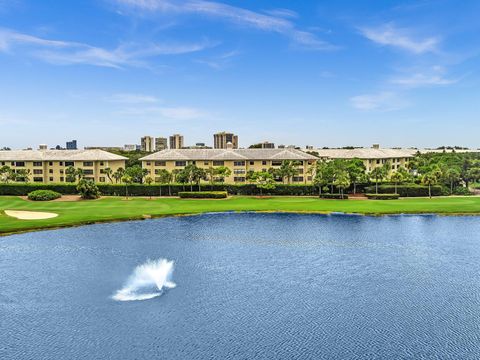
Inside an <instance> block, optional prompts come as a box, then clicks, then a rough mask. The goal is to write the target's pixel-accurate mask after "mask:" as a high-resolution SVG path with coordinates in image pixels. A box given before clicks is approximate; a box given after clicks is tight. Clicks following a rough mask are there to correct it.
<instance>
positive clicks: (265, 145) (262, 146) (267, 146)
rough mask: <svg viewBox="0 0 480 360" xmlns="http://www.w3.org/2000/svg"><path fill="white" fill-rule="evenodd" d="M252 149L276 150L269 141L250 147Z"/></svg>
mask: <svg viewBox="0 0 480 360" xmlns="http://www.w3.org/2000/svg"><path fill="white" fill-rule="evenodd" d="M250 149H275V144H274V143H272V142H269V141H263V142H261V143H258V144H253V145H250Z"/></svg>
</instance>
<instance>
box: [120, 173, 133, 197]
mask: <svg viewBox="0 0 480 360" xmlns="http://www.w3.org/2000/svg"><path fill="white" fill-rule="evenodd" d="M122 182H123V183H124V184H125V198H126V199H127V200H128V185H130V184H131V183H132V182H133V180H132V177H131V176H130V175H128V174H124V175H123V176H122Z"/></svg>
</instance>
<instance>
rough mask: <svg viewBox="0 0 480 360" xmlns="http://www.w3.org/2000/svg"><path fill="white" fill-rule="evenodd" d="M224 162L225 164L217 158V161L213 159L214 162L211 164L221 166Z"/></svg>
mask: <svg viewBox="0 0 480 360" xmlns="http://www.w3.org/2000/svg"><path fill="white" fill-rule="evenodd" d="M224 164H225V162H224V161H218V160H217V161H214V162H213V166H223V165H224Z"/></svg>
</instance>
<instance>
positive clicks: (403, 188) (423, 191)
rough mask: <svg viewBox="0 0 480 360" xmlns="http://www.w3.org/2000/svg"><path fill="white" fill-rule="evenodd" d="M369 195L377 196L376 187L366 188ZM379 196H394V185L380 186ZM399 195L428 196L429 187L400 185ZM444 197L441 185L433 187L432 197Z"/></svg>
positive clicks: (398, 187)
mask: <svg viewBox="0 0 480 360" xmlns="http://www.w3.org/2000/svg"><path fill="white" fill-rule="evenodd" d="M365 192H366V193H367V194H375V192H376V191H375V186H368V187H366V188H365ZM378 193H379V194H394V193H395V186H394V185H379V186H378ZM397 194H398V195H399V196H400V197H419V196H428V186H423V185H416V184H408V185H398V186H397ZM440 195H443V192H442V187H441V186H440V185H435V186H432V196H440Z"/></svg>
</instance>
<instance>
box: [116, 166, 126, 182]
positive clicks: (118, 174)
mask: <svg viewBox="0 0 480 360" xmlns="http://www.w3.org/2000/svg"><path fill="white" fill-rule="evenodd" d="M123 175H125V169H124V168H121V167H119V168H118V169H117V171H115V172H114V173H113V178H114V179H115V183H116V184H118V183H119V182H120V181H121V180H122V177H123Z"/></svg>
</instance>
